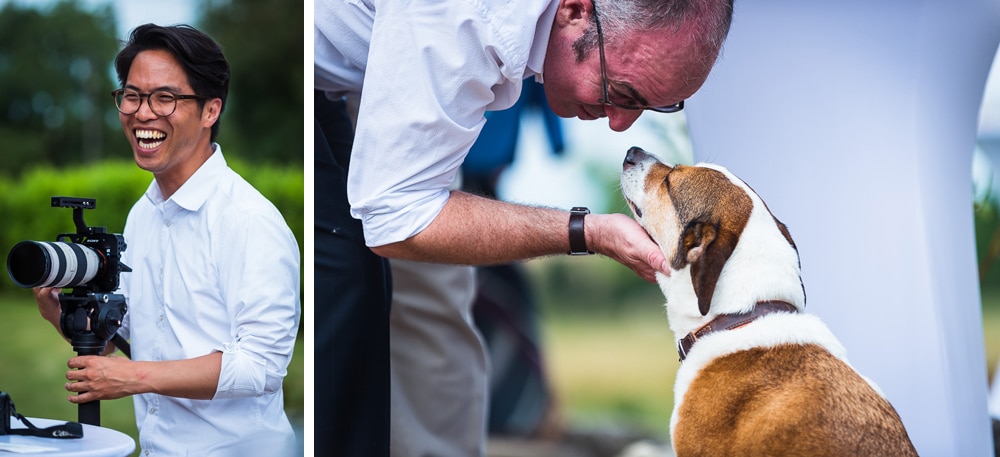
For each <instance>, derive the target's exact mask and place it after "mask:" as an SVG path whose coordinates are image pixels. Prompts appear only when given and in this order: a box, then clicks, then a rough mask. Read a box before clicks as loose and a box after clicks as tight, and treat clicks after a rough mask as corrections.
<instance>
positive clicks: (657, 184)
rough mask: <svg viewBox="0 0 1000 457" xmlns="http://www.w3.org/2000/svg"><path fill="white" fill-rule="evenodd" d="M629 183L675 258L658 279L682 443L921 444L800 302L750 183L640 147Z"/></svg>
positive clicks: (820, 449) (768, 449) (810, 447)
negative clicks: (675, 356)
mask: <svg viewBox="0 0 1000 457" xmlns="http://www.w3.org/2000/svg"><path fill="white" fill-rule="evenodd" d="M621 188H622V192H623V194H624V196H625V199H626V200H627V201H628V203H629V206H631V208H632V211H633V213H634V215H635V218H636V220H637V221H638V222H639V224H640V225H642V226H643V228H645V229H646V231H647V232H648V233H649V235H650V236H651V237H652V238H653V240H654V241H655V242H656V243H658V244H659V245H660V247H661V249H662V250H663V255H664V256H666V258H667V260H668V261H669V263H670V276H666V275H662V274H659V275H658V277H657V280H658V283H659V285H660V289H661V290H662V291H663V294H664V295H665V296H666V298H667V304H666V308H667V317H668V319H669V321H670V328H671V330H673V332H674V336H675V337H676V338H677V339H678V351H679V352H680V355H681V360H682V363H681V366H680V368H679V369H678V372H677V378H676V383H675V385H674V402H675V403H674V411H673V415H672V417H671V419H670V430H671V437H672V441H673V446H674V451H675V453H676V454H677V455H678V456H680V457H686V456H696V455H705V456H777V455H783V456H838V457H840V456H897V455H917V453H916V450H915V449H914V447H913V444H912V443H911V442H910V439H909V437H908V435H907V434H906V429H905V428H904V427H903V423H902V422H901V421H900V419H899V415H898V414H897V413H896V410H895V409H893V407H892V405H891V404H889V402H888V401H887V400H886V399H885V397H884V396H883V394H882V393H881V391H880V390H879V389H878V387H877V386H876V385H875V384H874V383H872V382H871V381H870V380H868V379H867V378H865V377H864V376H862V375H861V374H859V373H858V372H857V371H855V370H854V368H853V367H851V365H850V364H849V363H848V362H847V358H846V355H845V352H846V351H845V350H844V347H843V345H841V343H840V342H839V341H838V340H837V338H836V337H835V336H834V335H833V334H832V333H831V332H830V330H829V328H827V326H826V325H825V324H824V323H823V322H822V321H821V320H820V319H819V318H818V317H816V316H815V315H811V314H806V313H804V308H805V299H806V297H805V290H804V288H803V285H802V280H801V278H800V272H799V257H798V251H797V249H796V247H795V243H794V242H793V241H792V237H791V235H789V233H788V229H787V228H786V227H785V225H784V224H782V223H781V222H779V221H778V219H777V218H775V217H774V216H773V215H772V214H771V212H770V210H768V208H767V206H766V205H765V204H764V202H763V201H762V200H761V198H760V197H759V196H758V195H757V194H756V193H755V192H754V191H753V190H752V189H751V188H750V187H749V186H747V185H746V183H744V182H743V181H741V180H740V179H739V178H737V177H736V176H733V175H732V174H731V173H730V172H729V171H727V170H726V169H725V168H723V167H720V166H716V165H710V164H699V165H695V166H681V165H678V166H670V165H667V164H664V163H662V162H660V161H659V160H657V159H656V158H655V157H653V156H651V155H649V154H647V153H646V152H645V151H643V150H642V149H640V148H632V149H630V150H629V151H628V153H627V154H626V156H625V162H624V164H623V169H622V176H621Z"/></svg>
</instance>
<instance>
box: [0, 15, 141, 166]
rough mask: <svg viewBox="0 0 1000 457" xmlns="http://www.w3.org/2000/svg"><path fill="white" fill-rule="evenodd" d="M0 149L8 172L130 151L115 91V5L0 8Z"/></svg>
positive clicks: (62, 164)
mask: <svg viewBox="0 0 1000 457" xmlns="http://www.w3.org/2000/svg"><path fill="white" fill-rule="evenodd" d="M0 43H3V45H2V46H0V156H2V157H3V159H2V167H0V168H2V169H3V170H4V172H6V173H17V172H20V171H21V170H23V169H24V168H25V167H26V166H28V165H30V164H33V163H37V162H42V163H49V164H53V165H59V166H64V165H66V164H73V163H80V162H86V161H94V160H98V159H101V158H104V157H108V156H112V154H109V153H108V151H121V150H122V149H123V148H124V149H125V150H127V148H128V146H127V144H126V143H125V142H124V139H123V138H122V135H121V134H120V129H121V127H120V126H119V124H118V116H117V111H116V110H115V107H114V103H113V102H112V100H111V96H110V92H111V90H113V88H114V82H113V81H112V79H111V76H110V70H109V69H110V65H111V57H112V56H114V55H115V53H116V52H117V48H118V46H117V43H116V41H115V22H114V14H113V12H112V10H111V7H110V6H107V5H105V6H103V7H99V8H97V9H95V10H93V11H87V10H84V9H82V8H81V7H80V6H79V5H78V4H77V2H76V1H75V0H66V1H61V2H59V3H56V4H54V5H52V6H50V7H48V8H47V9H44V10H42V9H36V8H32V7H24V6H19V5H18V4H16V3H7V4H6V6H4V7H3V9H0Z"/></svg>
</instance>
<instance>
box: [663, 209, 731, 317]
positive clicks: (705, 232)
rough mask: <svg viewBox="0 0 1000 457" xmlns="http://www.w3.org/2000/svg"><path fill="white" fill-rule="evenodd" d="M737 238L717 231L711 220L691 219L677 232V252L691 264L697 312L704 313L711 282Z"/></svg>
mask: <svg viewBox="0 0 1000 457" xmlns="http://www.w3.org/2000/svg"><path fill="white" fill-rule="evenodd" d="M736 241H737V237H735V236H733V235H732V234H729V233H726V232H723V231H720V230H719V227H718V225H717V224H714V223H711V222H692V223H690V224H688V225H687V227H685V228H684V231H683V233H681V238H680V246H679V248H680V249H679V250H678V251H677V255H678V256H681V255H683V256H684V257H685V260H686V261H687V262H688V263H689V264H691V285H692V286H693V287H694V293H695V295H696V296H697V297H698V311H700V312H701V315H702V316H704V315H706V314H708V310H709V308H710V307H711V305H712V296H713V295H715V285H716V283H718V281H719V275H720V274H722V267H723V266H725V265H726V261H727V260H729V256H730V255H732V254H733V249H736Z"/></svg>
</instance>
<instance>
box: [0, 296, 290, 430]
mask: <svg viewBox="0 0 1000 457" xmlns="http://www.w3.org/2000/svg"><path fill="white" fill-rule="evenodd" d="M0 316H2V322H3V323H2V324H0V390H3V391H4V392H7V393H8V394H10V396H11V398H12V399H13V400H14V404H15V405H16V406H17V410H18V412H20V413H22V414H24V415H25V416H28V417H44V418H48V419H57V420H67V421H75V420H77V409H78V408H77V406H76V405H74V404H72V403H70V402H69V401H68V400H66V397H68V396H69V392H68V391H67V390H66V389H64V388H63V385H64V384H65V383H66V371H67V367H66V362H67V361H68V360H69V359H70V357H73V356H75V355H76V353H75V352H74V351H73V348H72V347H70V345H69V344H68V343H67V342H66V341H64V340H63V339H62V337H60V336H59V334H58V333H56V330H55V329H54V328H52V326H51V325H50V324H49V323H48V322H46V321H44V320H43V319H42V318H41V316H40V315H39V314H38V308H37V307H36V305H35V301H34V298H33V297H32V294H31V292H30V291H27V290H25V291H20V292H19V293H11V294H5V295H0ZM302 354H303V338H302V335H301V334H300V335H299V338H298V340H297V341H296V343H295V353H294V355H293V358H292V362H291V364H290V365H289V367H288V375H287V376H286V377H285V383H284V389H285V411H286V412H287V414H288V416H289V419H291V420H292V421H293V422H294V421H298V422H301V420H302V415H303V411H304V405H303V402H304V399H305V388H304V384H303V373H304V369H303V360H302ZM101 425H102V426H104V427H108V428H112V429H115V430H118V431H121V432H123V433H126V434H128V435H130V436H131V437H132V438H133V439H136V440H138V435H139V434H138V430H137V429H136V425H135V413H134V411H133V409H132V399H131V397H125V398H121V399H118V400H108V401H102V402H101ZM137 442H138V441H137ZM137 447H138V446H137Z"/></svg>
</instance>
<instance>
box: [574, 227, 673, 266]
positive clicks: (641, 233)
mask: <svg viewBox="0 0 1000 457" xmlns="http://www.w3.org/2000/svg"><path fill="white" fill-rule="evenodd" d="M584 233H585V234H586V235H587V246H588V247H590V249H591V250H593V251H594V252H597V253H598V254H603V255H605V256H608V257H610V258H612V259H614V260H616V261H617V262H618V263H620V264H622V265H625V266H626V267H629V268H630V269H632V271H634V272H635V274H637V275H639V277H641V278H642V279H645V280H646V281H649V282H651V283H656V273H657V272H659V273H663V274H665V275H668V276H669V275H670V264H669V263H667V259H666V258H665V257H664V256H663V252H662V251H660V246H659V245H657V244H656V243H654V242H653V240H652V239H651V238H650V237H649V234H648V233H646V230H645V229H643V228H642V226H641V225H639V223H637V222H636V221H635V219H632V218H631V217H628V216H626V215H624V214H588V215H587V217H586V219H585V222H584Z"/></svg>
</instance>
